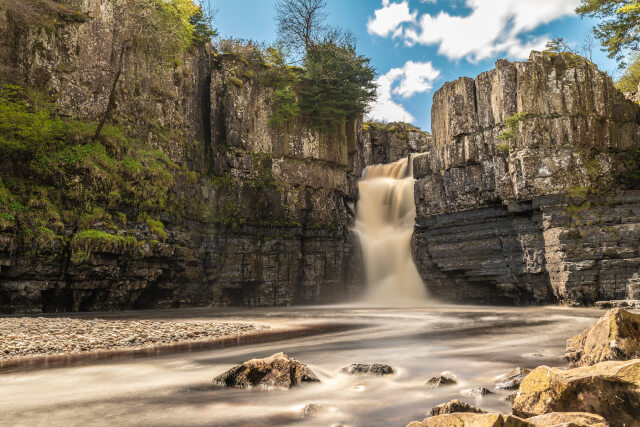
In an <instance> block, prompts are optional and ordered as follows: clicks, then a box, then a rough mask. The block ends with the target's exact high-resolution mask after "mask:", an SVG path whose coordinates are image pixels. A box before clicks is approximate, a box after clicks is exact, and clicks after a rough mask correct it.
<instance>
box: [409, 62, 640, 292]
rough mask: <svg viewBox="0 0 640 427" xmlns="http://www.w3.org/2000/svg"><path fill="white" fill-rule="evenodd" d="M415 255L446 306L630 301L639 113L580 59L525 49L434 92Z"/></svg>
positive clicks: (418, 166) (639, 257) (417, 165)
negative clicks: (522, 56)
mask: <svg viewBox="0 0 640 427" xmlns="http://www.w3.org/2000/svg"><path fill="white" fill-rule="evenodd" d="M432 125H433V142H432V143H431V145H430V147H429V151H428V153H427V154H425V155H422V156H420V157H418V158H416V159H415V161H414V174H415V178H416V180H417V181H416V186H415V194H416V205H417V228H416V232H415V235H414V240H413V247H414V258H415V260H416V263H417V265H418V268H419V270H420V272H421V274H422V276H423V278H424V280H425V282H426V283H427V285H428V286H429V288H430V289H431V292H432V294H433V295H435V296H438V297H441V298H445V299H448V300H453V301H465V302H509V303H513V302H516V303H545V302H552V301H560V302H564V303H569V304H589V303H593V302H594V301H597V300H602V299H623V298H634V297H636V298H637V296H638V294H639V288H638V273H639V271H640V270H639V269H640V252H639V247H638V241H639V240H640V217H639V216H638V213H639V212H640V204H638V202H639V201H640V199H639V197H640V192H637V191H632V190H634V189H636V188H638V159H639V158H638V153H639V150H638V149H639V148H640V109H639V108H638V106H637V105H636V104H634V103H633V102H630V101H628V100H626V99H625V97H624V95H623V94H622V93H620V92H619V91H617V90H616V89H615V87H614V85H613V82H612V81H611V79H610V78H609V77H608V76H607V75H606V74H604V73H602V72H600V71H598V70H597V68H596V66H595V65H593V64H592V63H590V62H589V61H587V60H585V59H583V58H581V57H578V56H575V55H572V54H569V53H563V54H552V53H537V52H534V53H532V55H531V57H530V58H529V60H528V61H527V62H522V63H510V62H507V61H498V62H497V64H496V69H494V70H491V71H489V72H486V73H483V74H481V75H479V76H478V77H477V78H476V79H470V78H462V79H459V80H457V81H455V82H451V83H447V84H446V85H445V86H444V87H443V88H441V89H440V90H439V91H438V92H437V93H436V94H435V96H434V106H433V110H432Z"/></svg>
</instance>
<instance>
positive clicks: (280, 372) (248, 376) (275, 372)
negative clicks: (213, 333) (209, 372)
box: [213, 353, 320, 389]
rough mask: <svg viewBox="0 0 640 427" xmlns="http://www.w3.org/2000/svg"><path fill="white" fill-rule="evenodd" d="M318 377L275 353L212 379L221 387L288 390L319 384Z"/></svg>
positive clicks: (285, 356)
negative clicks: (297, 386)
mask: <svg viewBox="0 0 640 427" xmlns="http://www.w3.org/2000/svg"><path fill="white" fill-rule="evenodd" d="M319 381H320V380H319V379H318V377H316V376H315V374H314V373H313V372H311V370H310V369H309V368H308V367H307V366H306V365H304V364H302V363H300V362H298V361H297V360H295V359H291V358H289V356H287V355H286V354H284V353H277V354H274V355H273V356H271V357H268V358H266V359H252V360H249V361H247V362H244V363H243V364H242V365H238V366H236V367H234V368H231V369H230V370H228V371H227V372H225V373H224V374H222V375H220V376H218V377H216V378H214V379H213V384H214V385H218V386H223V387H237V388H247V387H261V388H266V389H274V388H283V389H288V388H291V387H294V386H296V385H299V384H302V383H305V382H319Z"/></svg>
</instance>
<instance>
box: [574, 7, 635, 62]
mask: <svg viewBox="0 0 640 427" xmlns="http://www.w3.org/2000/svg"><path fill="white" fill-rule="evenodd" d="M576 12H577V13H578V14H579V15H580V16H581V17H585V16H588V17H590V18H596V19H600V20H601V22H600V23H599V24H597V25H596V26H595V28H594V30H593V32H594V34H595V36H596V37H597V38H598V39H599V40H600V43H601V44H602V46H603V47H604V48H605V49H606V52H607V54H608V56H609V58H612V59H616V60H617V61H618V62H619V64H620V66H621V67H624V66H625V65H626V63H625V61H624V58H625V57H626V55H627V53H628V52H636V51H638V49H639V48H640V32H638V28H639V27H640V4H639V3H638V2H637V1H631V2H630V1H628V0H581V3H580V6H579V7H578V8H577V9H576Z"/></svg>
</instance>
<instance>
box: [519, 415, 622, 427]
mask: <svg viewBox="0 0 640 427" xmlns="http://www.w3.org/2000/svg"><path fill="white" fill-rule="evenodd" d="M527 422H529V423H532V424H535V426H536V427H555V426H563V427H609V423H607V420H605V419H604V418H602V417H601V416H600V415H595V414H588V413H586V412H552V413H550V414H545V415H538V416H536V417H533V418H527Z"/></svg>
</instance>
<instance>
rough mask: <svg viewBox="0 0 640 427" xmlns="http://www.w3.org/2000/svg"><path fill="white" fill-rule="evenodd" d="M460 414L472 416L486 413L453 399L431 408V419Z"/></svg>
mask: <svg viewBox="0 0 640 427" xmlns="http://www.w3.org/2000/svg"><path fill="white" fill-rule="evenodd" d="M461 412H468V413H473V414H485V413H486V411H483V410H482V409H479V408H476V407H475V406H471V405H469V404H468V403H467V402H463V401H461V400H458V399H454V400H452V401H450V402H447V403H443V404H442V405H438V406H434V407H433V408H431V416H432V417H435V416H437V415H445V414H455V413H461Z"/></svg>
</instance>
